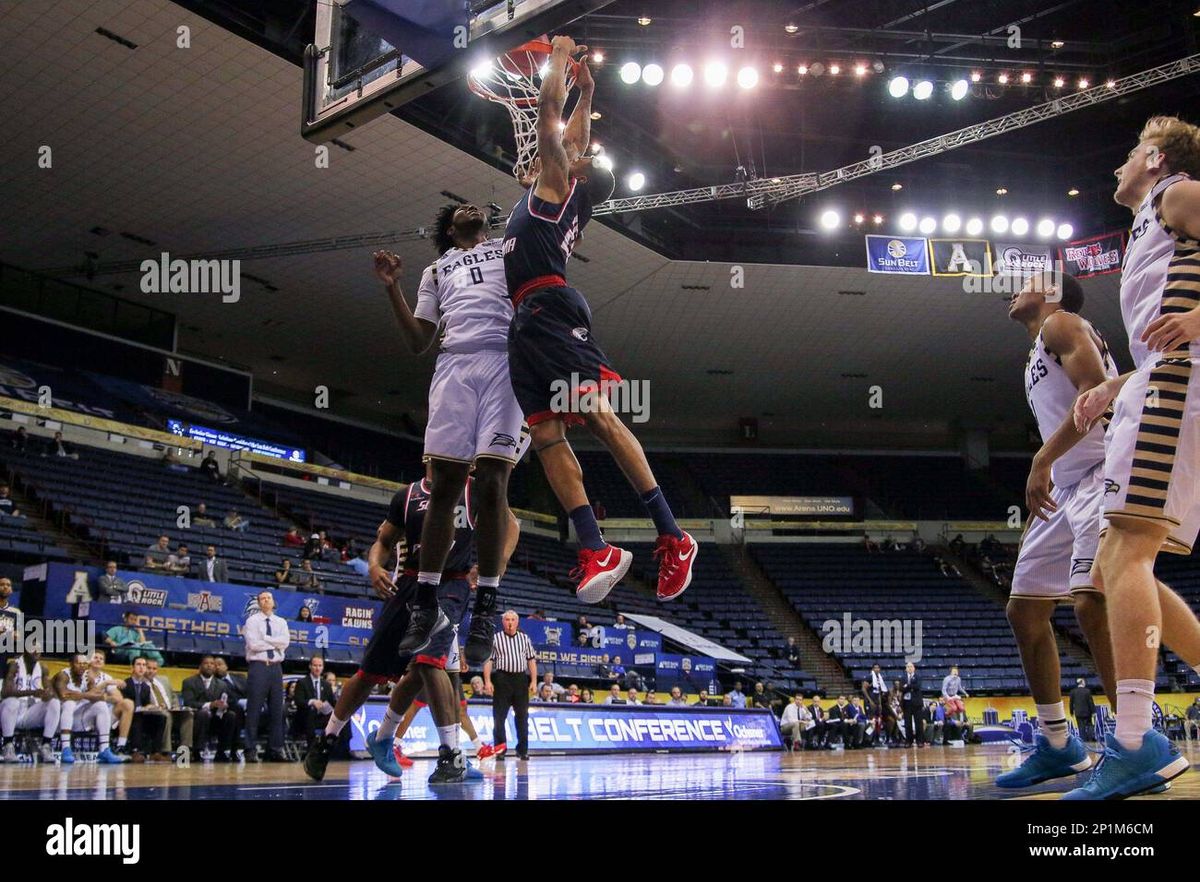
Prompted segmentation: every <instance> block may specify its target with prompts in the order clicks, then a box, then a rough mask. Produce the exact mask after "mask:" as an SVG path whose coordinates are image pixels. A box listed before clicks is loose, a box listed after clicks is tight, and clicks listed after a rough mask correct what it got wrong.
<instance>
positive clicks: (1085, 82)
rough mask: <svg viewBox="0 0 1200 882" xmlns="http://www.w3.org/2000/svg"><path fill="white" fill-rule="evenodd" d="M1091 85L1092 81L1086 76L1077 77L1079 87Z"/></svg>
mask: <svg viewBox="0 0 1200 882" xmlns="http://www.w3.org/2000/svg"><path fill="white" fill-rule="evenodd" d="M1091 85H1092V83H1091V81H1090V80H1089V79H1088V78H1087V77H1080V79H1079V88H1080V89H1087V88H1088V87H1090V86H1091Z"/></svg>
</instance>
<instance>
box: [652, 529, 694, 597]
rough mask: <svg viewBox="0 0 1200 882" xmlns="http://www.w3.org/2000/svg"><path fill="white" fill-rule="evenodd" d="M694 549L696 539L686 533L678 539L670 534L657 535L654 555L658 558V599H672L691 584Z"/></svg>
mask: <svg viewBox="0 0 1200 882" xmlns="http://www.w3.org/2000/svg"><path fill="white" fill-rule="evenodd" d="M696 549H697V545H696V540H695V539H693V538H692V537H691V536H690V535H689V534H687V533H684V534H683V537H682V538H680V539H676V538H675V537H674V536H670V535H666V536H659V537H658V542H657V543H655V546H654V556H655V557H656V558H658V599H659V600H674V599H675V598H676V597H678V596H679V595H680V594H682V593H683V592H684V591H686V590H687V587H688V585H690V584H692V564H694V563H695V562H696Z"/></svg>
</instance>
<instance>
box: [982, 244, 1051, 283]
mask: <svg viewBox="0 0 1200 882" xmlns="http://www.w3.org/2000/svg"><path fill="white" fill-rule="evenodd" d="M1054 260H1055V253H1054V249H1053V248H1052V247H1051V246H1049V245H1020V244H1016V243H1013V242H997V243H996V272H997V273H1013V274H1016V275H1021V276H1032V275H1040V274H1043V273H1048V272H1053V270H1054Z"/></svg>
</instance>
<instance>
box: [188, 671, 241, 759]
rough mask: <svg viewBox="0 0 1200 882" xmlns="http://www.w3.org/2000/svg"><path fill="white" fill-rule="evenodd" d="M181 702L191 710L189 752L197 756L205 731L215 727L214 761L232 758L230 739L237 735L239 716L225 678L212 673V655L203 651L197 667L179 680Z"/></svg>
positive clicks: (203, 741) (206, 737) (231, 740)
mask: <svg viewBox="0 0 1200 882" xmlns="http://www.w3.org/2000/svg"><path fill="white" fill-rule="evenodd" d="M181 694H182V697H183V706H184V707H187V708H191V709H192V712H193V714H194V722H193V725H192V735H193V738H192V753H193V755H194V756H195V757H196V758H197V759H199V756H200V751H201V750H203V749H204V747H205V745H207V744H208V737H209V734H210V733H211V732H212V731H213V730H216V733H217V753H216V756H214V757H213V759H214V761H215V762H218V763H226V762H231V761H232V760H233V742H234V739H235V738H237V732H238V720H239V719H240V716H239V714H238V712H237V709H236V707H235V706H234V701H233V697H232V696H230V695H229V689H228V686H227V684H226V683H225V682H223V681H222V680H221V679H220V678H219V677H217V676H216V659H214V658H213V657H212V656H211V655H206V656H204V658H202V659H200V670H199V672H198V673H196V674H193V675H192V676H190V677H188V678H187V679H186V680H184V681H183V689H182V692H181Z"/></svg>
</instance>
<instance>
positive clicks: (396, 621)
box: [359, 575, 417, 683]
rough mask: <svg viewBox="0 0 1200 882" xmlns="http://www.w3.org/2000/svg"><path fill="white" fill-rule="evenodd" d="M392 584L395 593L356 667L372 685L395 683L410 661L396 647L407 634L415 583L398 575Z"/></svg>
mask: <svg viewBox="0 0 1200 882" xmlns="http://www.w3.org/2000/svg"><path fill="white" fill-rule="evenodd" d="M395 584H396V593H395V594H393V595H392V596H391V597H389V598H388V599H387V602H386V603H384V605H383V609H381V610H380V611H379V621H377V622H376V623H375V628H374V630H372V631H371V639H370V640H368V641H367V648H366V649H365V650H364V651H363V658H362V664H361V665H360V666H359V672H360V673H361V674H362V675H363V676H364V677H366V678H367V679H368V680H370V681H371V682H373V683H386V682H387V681H389V680H399V679H400V678H401V677H403V676H404V673H405V671H407V670H408V662H409V658H410V657H409V656H407V655H405V656H401V655H399V653H398V651H397V647H398V646H399V645H400V640H401V639H402V638H403V637H404V632H405V631H406V630H408V619H409V615H408V605H409V604H410V603H412V601H413V599H414V598H415V597H416V596H417V579H416V577H415V576H405V575H401V576H400V578H399V579H397V580H396V583H395Z"/></svg>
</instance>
